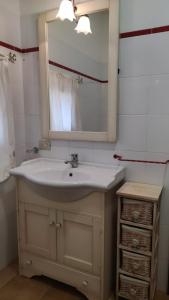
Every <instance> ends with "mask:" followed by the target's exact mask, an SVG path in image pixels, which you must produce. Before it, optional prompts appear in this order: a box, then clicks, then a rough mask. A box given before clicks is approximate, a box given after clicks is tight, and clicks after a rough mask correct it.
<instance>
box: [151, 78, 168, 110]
mask: <svg viewBox="0 0 169 300" xmlns="http://www.w3.org/2000/svg"><path fill="white" fill-rule="evenodd" d="M149 91H150V92H149V100H148V113H149V114H169V100H168V99H169V75H158V76H152V78H151V81H149Z"/></svg>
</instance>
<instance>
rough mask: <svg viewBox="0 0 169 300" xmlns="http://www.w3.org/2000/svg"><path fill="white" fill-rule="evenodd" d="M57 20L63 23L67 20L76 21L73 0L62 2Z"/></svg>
mask: <svg viewBox="0 0 169 300" xmlns="http://www.w3.org/2000/svg"><path fill="white" fill-rule="evenodd" d="M56 18H58V19H60V20H62V21H64V20H66V19H67V20H69V21H71V22H73V20H75V19H76V17H75V13H74V7H73V4H72V1H71V0H62V2H61V4H60V7H59V11H58V14H57V16H56Z"/></svg>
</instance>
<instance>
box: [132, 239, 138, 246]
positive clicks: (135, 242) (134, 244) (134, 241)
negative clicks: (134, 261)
mask: <svg viewBox="0 0 169 300" xmlns="http://www.w3.org/2000/svg"><path fill="white" fill-rule="evenodd" d="M132 245H133V247H134V248H138V247H139V240H137V239H133V240H132Z"/></svg>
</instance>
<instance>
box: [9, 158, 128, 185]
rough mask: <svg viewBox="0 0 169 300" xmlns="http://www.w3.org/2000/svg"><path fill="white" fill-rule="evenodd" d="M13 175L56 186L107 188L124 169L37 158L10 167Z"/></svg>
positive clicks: (118, 177)
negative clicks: (74, 164)
mask: <svg viewBox="0 0 169 300" xmlns="http://www.w3.org/2000/svg"><path fill="white" fill-rule="evenodd" d="M10 173H11V174H12V175H14V176H21V177H24V178H26V179H27V180H29V181H31V182H33V183H36V184H40V185H44V186H52V187H57V188H62V189H63V188H64V189H66V188H83V189H85V188H88V189H93V190H97V189H103V190H109V189H111V188H112V187H114V186H115V185H116V184H117V183H118V182H120V181H121V180H122V179H123V178H124V169H123V168H122V167H117V166H113V165H111V166H110V167H108V166H106V167H105V166H104V165H94V164H85V163H80V164H79V166H78V168H76V169H73V168H71V167H70V166H68V165H65V164H64V162H63V161H58V160H54V159H46V158H39V159H34V160H31V161H28V162H24V163H23V164H21V166H20V167H17V168H14V169H11V171H10Z"/></svg>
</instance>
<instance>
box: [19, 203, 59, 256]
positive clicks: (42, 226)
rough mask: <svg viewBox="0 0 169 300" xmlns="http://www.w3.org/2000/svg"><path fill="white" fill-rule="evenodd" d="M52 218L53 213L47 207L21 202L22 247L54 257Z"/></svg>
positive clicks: (54, 241) (54, 238)
mask: <svg viewBox="0 0 169 300" xmlns="http://www.w3.org/2000/svg"><path fill="white" fill-rule="evenodd" d="M53 218H55V214H54V213H53V211H52V210H50V209H48V208H44V207H39V206H36V205H30V204H21V205H20V222H21V227H20V230H21V231H20V238H21V241H20V242H21V247H22V249H24V250H27V251H29V252H32V253H35V254H39V255H41V256H44V257H47V258H51V259H55V258H56V229H55V227H54V226H52V224H54V222H55V220H53ZM50 224H51V225H50ZM54 247H55V250H54Z"/></svg>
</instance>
